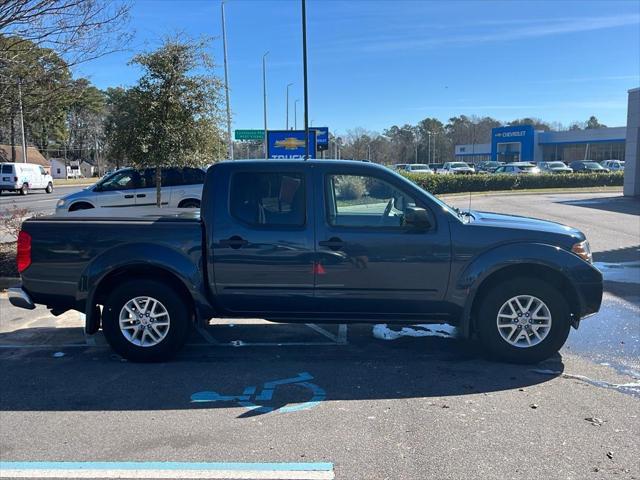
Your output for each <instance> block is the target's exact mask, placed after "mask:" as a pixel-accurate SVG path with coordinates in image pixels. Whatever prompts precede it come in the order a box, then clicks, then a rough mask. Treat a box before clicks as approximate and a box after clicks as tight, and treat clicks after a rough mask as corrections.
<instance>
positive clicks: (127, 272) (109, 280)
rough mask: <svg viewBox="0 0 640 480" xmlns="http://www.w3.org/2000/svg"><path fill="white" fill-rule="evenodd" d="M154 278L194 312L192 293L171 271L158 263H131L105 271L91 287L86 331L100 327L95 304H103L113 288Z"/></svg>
mask: <svg viewBox="0 0 640 480" xmlns="http://www.w3.org/2000/svg"><path fill="white" fill-rule="evenodd" d="M142 279H145V280H156V281H159V282H161V283H166V284H168V285H170V286H171V287H172V288H173V289H175V291H176V292H177V293H178V294H179V295H180V297H182V299H183V300H184V302H185V304H186V305H187V306H188V308H189V310H190V313H191V316H193V315H194V314H195V313H196V305H195V301H194V299H193V295H192V294H191V292H190V291H189V289H188V288H187V286H186V285H185V284H184V282H183V281H182V280H181V279H180V278H179V277H178V276H177V275H176V274H175V273H173V272H171V271H169V270H168V269H166V268H163V267H160V266H158V265H149V264H144V263H133V264H128V265H123V266H121V267H118V268H116V269H114V270H113V271H111V272H109V273H107V274H106V275H104V277H102V278H101V279H100V280H99V281H98V282H97V283H96V284H95V285H94V287H93V295H90V296H89V298H88V299H87V307H89V308H87V322H86V323H87V324H86V327H85V328H86V330H87V333H95V332H96V331H98V329H99V328H100V316H99V315H97V314H96V308H95V307H96V306H97V305H104V302H105V301H106V299H107V297H108V296H109V294H110V293H111V292H112V291H113V289H114V288H115V287H116V286H117V285H119V284H121V283H123V282H124V281H130V280H142Z"/></svg>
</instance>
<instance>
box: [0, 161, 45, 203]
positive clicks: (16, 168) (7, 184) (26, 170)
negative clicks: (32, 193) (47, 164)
mask: <svg viewBox="0 0 640 480" xmlns="http://www.w3.org/2000/svg"><path fill="white" fill-rule="evenodd" d="M29 190H44V191H45V192H47V193H51V192H53V178H51V175H49V174H48V173H47V172H46V170H45V169H44V168H43V167H41V166H40V165H36V164H35V163H0V193H2V192H20V194H21V195H26V194H27V193H29Z"/></svg>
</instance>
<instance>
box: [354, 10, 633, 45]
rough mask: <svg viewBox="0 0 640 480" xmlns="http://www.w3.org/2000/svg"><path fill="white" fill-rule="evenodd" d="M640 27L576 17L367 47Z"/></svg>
mask: <svg viewBox="0 0 640 480" xmlns="http://www.w3.org/2000/svg"><path fill="white" fill-rule="evenodd" d="M638 24H640V15H639V14H631V15H629V14H627V15H610V16H603V17H576V18H563V19H550V20H548V21H546V22H544V23H542V22H541V21H540V20H534V21H532V22H531V23H529V24H524V25H525V26H522V25H520V26H517V27H513V25H512V24H509V23H507V25H510V28H505V29H503V30H499V31H495V30H494V31H490V32H482V33H471V34H467V35H451V36H438V37H432V38H424V37H406V38H395V39H394V38H389V39H380V38H379V39H377V40H376V39H375V38H369V39H368V41H367V42H366V43H364V42H363V43H364V45H363V50H365V51H368V52H383V51H394V50H405V49H417V48H430V47H437V46H442V45H456V44H457V45H462V44H477V43H487V42H507V41H513V40H522V39H528V38H540V37H548V36H554V35H563V34H570V33H580V32H589V31H595V30H604V29H609V28H616V27H623V26H628V25H638Z"/></svg>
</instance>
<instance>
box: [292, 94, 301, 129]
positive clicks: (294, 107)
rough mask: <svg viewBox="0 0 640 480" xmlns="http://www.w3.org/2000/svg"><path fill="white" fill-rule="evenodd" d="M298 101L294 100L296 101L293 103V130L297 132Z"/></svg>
mask: <svg viewBox="0 0 640 480" xmlns="http://www.w3.org/2000/svg"><path fill="white" fill-rule="evenodd" d="M299 101H300V99H299V98H296V101H295V102H293V129H294V130H297V129H298V102H299Z"/></svg>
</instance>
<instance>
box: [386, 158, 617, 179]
mask: <svg viewBox="0 0 640 480" xmlns="http://www.w3.org/2000/svg"><path fill="white" fill-rule="evenodd" d="M394 168H395V169H396V170H398V171H403V172H414V173H416V172H419V173H438V174H444V175H452V174H459V175H460V174H461V175H471V174H474V173H500V174H508V175H537V174H541V173H554V174H556V173H604V172H618V171H623V170H624V161H622V160H605V161H603V162H602V163H598V162H594V161H592V160H579V161H575V162H571V163H570V164H569V165H567V164H566V163H564V162H560V161H553V162H537V163H536V162H510V163H505V162H497V161H488V162H481V163H479V164H477V165H475V166H474V165H472V164H468V163H466V162H446V163H430V164H422V163H412V164H409V163H398V164H396V165H394Z"/></svg>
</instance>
